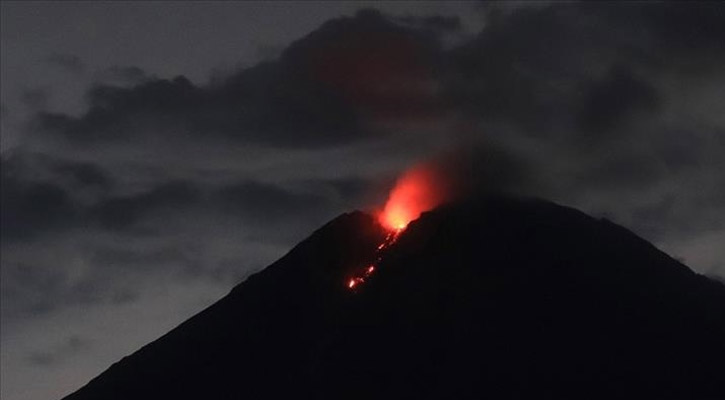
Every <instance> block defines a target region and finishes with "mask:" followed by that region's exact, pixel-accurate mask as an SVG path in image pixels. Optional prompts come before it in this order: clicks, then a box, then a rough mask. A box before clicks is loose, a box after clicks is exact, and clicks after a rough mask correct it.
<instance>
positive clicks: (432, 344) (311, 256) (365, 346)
mask: <svg viewBox="0 0 725 400" xmlns="http://www.w3.org/2000/svg"><path fill="white" fill-rule="evenodd" d="M387 234H388V232H386V230H385V229H384V228H383V227H382V226H380V225H379V224H378V222H377V221H376V219H375V218H373V217H372V216H370V215H368V214H365V213H362V212H353V213H349V214H344V215H341V216H340V217H338V218H336V219H334V220H333V221H331V222H329V223H328V224H327V225H325V226H323V227H322V228H321V229H319V230H318V231H316V232H315V233H313V234H312V235H311V236H310V237H309V238H308V239H306V240H304V241H303V242H301V243H300V244H299V245H297V246H296V247H295V248H294V249H292V251H290V252H289V253H288V254H287V255H285V256H284V257H282V258H281V259H280V260H279V261H277V262H275V263H274V264H272V265H270V266H269V267H267V268H266V269H265V270H263V271H261V272H259V273H257V274H255V275H253V276H251V277H249V278H248V279H247V280H246V281H245V282H243V283H241V284H239V285H238V286H237V287H235V288H234V289H233V290H232V291H231V293H229V294H228V295H227V296H226V297H224V298H223V299H221V300H220V301H218V302H217V303H215V304H214V305H212V306H210V307H209V308H207V309H206V310H204V311H202V312H201V313H199V314H197V315H196V316H194V317H192V318H191V319H189V320H188V321H186V322H184V323H182V324H181V325H179V326H178V327H177V328H175V329H174V330H172V331H171V332H169V333H168V334H166V335H164V336H163V337H161V338H160V339H158V340H156V341H155V342H152V343H150V344H149V345H147V346H145V347H143V348H142V349H140V350H139V351H137V352H136V353H134V354H132V355H130V356H128V357H126V358H124V359H123V360H121V361H119V362H118V363H116V364H114V365H113V366H111V367H110V368H109V369H108V370H107V371H105V372H104V373H102V374H101V375H99V376H98V377H97V378H95V379H93V380H92V381H91V382H90V383H88V384H87V385H86V386H85V387H83V388H81V389H80V390H78V391H77V392H76V393H74V394H72V395H70V396H68V397H66V399H67V400H86V399H94V400H100V399H104V400H113V399H124V400H127V399H135V400H144V399H154V400H158V399H170V400H178V399H195V400H196V399H259V398H270V399H271V398H275V399H276V398H298V399H299V398H310V399H325V398H327V399H380V398H384V399H401V398H410V399H423V398H436V399H462V398H490V399H501V398H506V399H512V398H545V399H561V398H572V399H573V398H576V399H600V398H601V399H611V398H619V399H621V398H637V399H643V398H653V399H655V398H656V399H664V398H677V399H716V398H718V399H722V398H725V383H723V381H722V379H723V377H725V286H724V285H722V284H721V283H719V282H716V281H713V280H710V279H708V278H706V277H703V276H701V275H698V274H696V273H694V272H692V271H691V270H690V269H689V268H687V267H686V266H685V265H683V264H681V263H679V262H678V261H676V260H674V259H672V258H670V257H669V256H667V255H666V254H664V253H662V252H661V251H659V250H657V249H656V248H655V247H654V246H652V245H651V244H649V243H648V242H646V241H644V240H643V239H641V238H639V237H637V236H636V235H634V234H633V233H631V232H630V231H628V230H626V229H624V228H622V227H620V226H617V225H615V224H613V223H611V222H608V221H606V220H597V219H594V218H592V217H589V216H587V215H585V214H583V213H581V212H579V211H576V210H573V209H570V208H565V207H561V206H558V205H555V204H552V203H548V202H544V201H540V200H532V199H511V198H502V197H487V198H483V199H479V200H477V201H475V202H474V201H470V202H463V203H457V204H449V205H446V206H442V207H439V208H437V209H435V210H433V211H430V212H427V213H424V214H423V215H422V216H421V217H420V218H419V219H417V220H416V221H413V222H412V223H410V224H409V225H408V227H407V228H406V229H405V230H404V231H403V232H402V233H401V234H400V235H399V237H397V240H395V242H394V243H392V244H391V245H390V246H389V247H388V248H386V249H385V252H384V253H383V254H382V255H381V254H380V252H379V251H377V247H378V246H379V245H380V243H381V242H383V241H385V240H386V239H385V238H386V235H387ZM378 258H379V259H378ZM371 262H375V263H376V264H375V266H376V271H375V273H374V274H372V275H370V276H369V277H367V279H366V280H365V282H364V283H363V284H361V285H359V286H356V287H355V288H354V290H351V289H350V288H349V287H348V285H346V284H345V283H346V281H347V280H348V279H349V277H350V276H354V275H355V274H356V273H357V271H360V269H361V268H363V269H364V268H366V266H367V265H370V263H371Z"/></svg>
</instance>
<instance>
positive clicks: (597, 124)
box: [577, 67, 661, 142]
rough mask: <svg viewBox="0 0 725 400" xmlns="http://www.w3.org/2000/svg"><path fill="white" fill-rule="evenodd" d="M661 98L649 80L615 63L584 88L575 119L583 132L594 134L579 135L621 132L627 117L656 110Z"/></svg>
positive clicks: (585, 136)
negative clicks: (605, 72) (617, 66)
mask: <svg viewBox="0 0 725 400" xmlns="http://www.w3.org/2000/svg"><path fill="white" fill-rule="evenodd" d="M660 101H661V100H660V96H659V94H658V93H657V90H656V89H655V88H654V87H653V86H652V85H651V84H650V83H648V82H647V81H645V80H643V79H642V78H641V77H637V76H635V75H633V74H632V71H630V70H628V69H623V68H616V67H614V68H612V69H611V70H610V71H609V73H608V74H607V75H606V76H605V77H604V78H603V79H601V80H598V81H595V82H592V84H591V85H590V86H589V87H588V88H587V89H586V94H585V97H584V100H583V102H582V104H581V109H580V110H578V112H577V118H578V121H577V122H578V125H579V127H580V129H581V130H582V131H583V132H587V133H593V135H582V138H583V139H586V140H589V141H590V142H591V141H592V140H593V141H594V142H598V140H597V136H598V135H601V134H604V133H611V132H613V131H614V132H616V131H617V130H619V131H620V132H621V131H623V130H624V129H625V128H627V126H626V125H625V124H626V122H627V121H629V120H634V119H637V118H642V116H643V114H650V115H651V114H653V113H654V112H655V111H657V109H658V106H659V102H660Z"/></svg>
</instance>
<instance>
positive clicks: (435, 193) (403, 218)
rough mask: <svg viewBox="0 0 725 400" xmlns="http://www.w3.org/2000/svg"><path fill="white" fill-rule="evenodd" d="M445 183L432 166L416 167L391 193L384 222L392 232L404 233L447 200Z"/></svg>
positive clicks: (384, 211)
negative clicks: (407, 228) (425, 212)
mask: <svg viewBox="0 0 725 400" xmlns="http://www.w3.org/2000/svg"><path fill="white" fill-rule="evenodd" d="M442 187H443V185H442V181H441V179H440V176H439V174H438V173H436V172H435V171H434V169H433V168H430V167H428V166H417V167H414V168H412V169H410V170H408V171H407V172H405V173H404V174H403V176H401V177H400V178H399V179H398V181H397V182H396V184H395V187H394V188H393V190H392V191H391V192H390V196H389V197H388V201H387V202H386V203H385V207H384V208H383V211H382V212H381V213H380V215H379V220H380V223H381V224H382V225H383V226H384V227H385V228H386V229H388V230H391V231H393V230H400V229H403V228H405V227H406V226H407V225H408V223H409V222H410V221H412V220H414V219H417V218H418V217H419V216H420V214H421V213H422V212H424V211H428V210H430V209H432V208H433V207H435V206H437V205H439V204H440V203H442V202H443V200H444V191H443V190H442Z"/></svg>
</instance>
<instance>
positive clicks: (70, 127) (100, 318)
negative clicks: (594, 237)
mask: <svg viewBox="0 0 725 400" xmlns="http://www.w3.org/2000/svg"><path fill="white" fill-rule="evenodd" d="M0 10H1V21H0V22H1V23H0V52H1V54H0V60H1V61H0V89H1V90H0V122H1V124H2V125H1V127H0V128H1V129H0V174H1V175H0V178H1V181H0V184H1V185H0V194H1V196H0V200H1V202H2V203H1V204H0V205H1V207H0V212H1V214H0V228H1V230H0V252H1V254H2V257H1V258H0V261H1V264H0V274H1V275H0V292H1V298H0V300H1V301H0V329H1V333H2V335H1V338H0V348H2V351H0V364H1V365H0V374H1V376H0V381H2V385H0V388H1V389H0V397H2V398H3V399H7V400H24V399H36V398H61V397H63V396H64V395H67V394H69V393H70V392H72V391H74V390H76V389H78V388H79V387H80V386H82V385H83V384H85V383H86V382H87V381H88V380H89V379H91V378H92V377H94V376H96V375H98V374H99V373H100V372H101V371H103V370H104V369H105V368H107V367H108V366H109V365H110V364H112V363H113V362H115V361H117V360H119V359H120V358H121V357H123V356H125V355H127V354H130V353H131V352H133V351H135V350H136V349H138V348H139V347H141V346H142V345H144V344H146V343H149V342H150V341H152V340H154V339H156V338H158V337H159V336H161V335H162V334H164V333H165V332H168V331H169V330H170V329H172V328H173V327H174V326H176V325H178V324H179V323H180V322H182V321H184V320H186V319H187V318H189V317H190V316H192V315H194V314H196V313H197V312H198V311H200V310H202V309H203V308H205V307H206V306H208V305H210V304H212V303H213V302H214V301H216V300H218V299H219V298H221V297H222V296H223V295H224V294H226V293H227V292H228V291H229V290H230V289H231V288H232V287H233V286H234V285H236V284H237V283H239V282H240V281H243V280H244V279H245V278H246V277H248V276H249V275H250V274H252V273H255V272H258V271H260V270H261V269H263V268H264V267H266V266H267V265H269V264H271V263H272V262H274V261H275V260H277V259H278V258H280V257H281V256H282V255H284V254H285V253H286V252H287V251H288V250H289V249H290V248H291V247H292V246H294V245H295V244H296V243H298V242H299V241H300V240H302V239H304V238H306V237H307V236H308V235H309V234H310V233H311V232H312V231H313V230H315V229H317V228H318V227H319V226H321V225H322V224H324V223H326V222H327V221H329V220H330V219H332V218H334V217H335V216H337V215H339V214H341V213H343V212H347V211H350V210H353V209H363V210H378V209H380V208H381V207H383V206H384V204H385V201H386V198H387V197H388V194H389V192H390V190H391V189H392V188H393V187H394V184H395V181H396V179H398V178H399V177H400V176H401V175H402V174H404V173H405V172H406V171H409V170H410V169H411V168H416V167H417V166H420V165H424V166H432V167H431V168H433V169H434V170H435V171H437V173H438V174H440V176H441V177H442V178H441V179H440V180H441V185H440V186H439V187H441V188H445V189H437V190H440V191H444V192H450V193H456V195H459V196H460V195H473V194H480V193H482V192H491V191H506V192H513V193H517V194H522V195H525V196H533V197H539V198H544V199H549V200H552V201H554V202H557V203H560V204H564V205H567V206H571V207H574V208H577V209H580V210H582V211H584V212H586V213H588V214H590V215H592V216H594V217H597V218H599V217H605V218H607V219H609V220H612V221H614V222H615V223H617V224H619V225H622V226H624V227H626V228H628V229H630V230H632V231H633V232H635V233H636V234H638V235H640V236H641V237H643V238H644V239H646V240H648V241H650V242H652V243H653V244H654V245H655V246H657V247H658V248H659V249H661V250H663V251H664V252H666V253H667V254H669V255H671V256H672V257H675V258H676V259H678V260H680V261H682V262H683V263H684V264H686V265H687V266H689V267H690V268H692V269H693V270H694V271H696V272H697V273H699V274H703V275H707V276H710V277H713V278H715V279H720V280H722V279H725V262H724V261H723V260H725V246H723V243H725V217H724V216H725V173H723V171H725V119H724V117H723V116H724V115H725V113H723V109H724V107H723V102H724V101H725V97H724V95H723V93H725V72H723V71H725V68H723V66H724V65H725V6H723V5H721V4H719V3H716V2H687V3H676V2H665V3H645V2H638V3H584V2H582V3H579V2H565V3H559V2H550V3H549V2H518V3H508V2H506V3H504V2H500V3H498V2H493V3H492V2H415V3H414V2H304V3H301V2H272V3H262V2H215V3H192V2H171V1H169V2H104V3H91V2H82V1H79V2H20V1H3V2H1V3H0ZM442 197H446V196H442ZM39 383H41V384H39Z"/></svg>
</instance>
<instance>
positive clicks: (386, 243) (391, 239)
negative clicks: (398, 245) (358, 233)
mask: <svg viewBox="0 0 725 400" xmlns="http://www.w3.org/2000/svg"><path fill="white" fill-rule="evenodd" d="M402 232H403V229H402V228H401V229H395V230H392V231H390V232H388V235H387V236H385V240H383V242H382V243H380V245H379V246H378V248H377V256H376V257H375V263H373V264H370V265H368V266H367V267H365V270H364V271H363V272H362V273H361V274H360V275H358V276H354V277H352V278H350V279H349V280H348V281H347V288H348V289H350V290H354V289H355V288H356V287H357V286H358V285H360V284H362V283H365V280H366V279H368V278H370V276H371V275H372V274H373V272H375V270H376V269H377V264H378V263H380V261H381V260H382V259H383V254H382V253H383V251H385V250H387V248H388V247H390V246H391V245H392V244H393V243H395V241H396V240H398V237H399V236H400V234H401V233H402Z"/></svg>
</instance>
